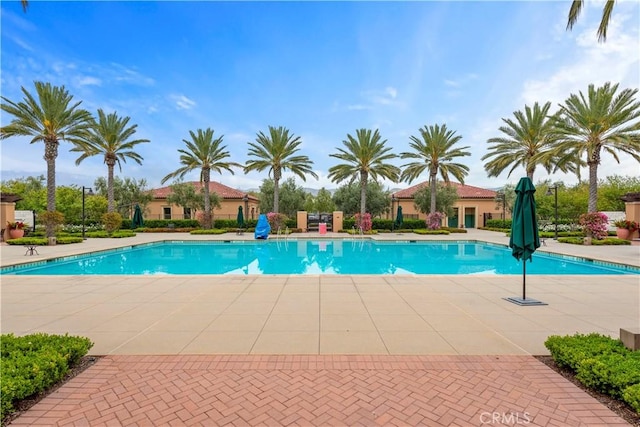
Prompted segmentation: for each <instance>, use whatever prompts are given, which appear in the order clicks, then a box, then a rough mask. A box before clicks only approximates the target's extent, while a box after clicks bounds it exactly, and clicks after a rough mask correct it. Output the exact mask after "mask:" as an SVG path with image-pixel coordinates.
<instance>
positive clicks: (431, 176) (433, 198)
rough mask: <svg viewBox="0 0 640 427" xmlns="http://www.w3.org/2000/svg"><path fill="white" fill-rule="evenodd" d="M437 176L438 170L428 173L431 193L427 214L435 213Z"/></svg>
mask: <svg viewBox="0 0 640 427" xmlns="http://www.w3.org/2000/svg"><path fill="white" fill-rule="evenodd" d="M437 174H438V170H437V169H436V170H435V171H431V173H429V184H430V192H431V206H429V213H430V214H433V213H435V212H436V189H437V186H436V184H437V179H436V177H437Z"/></svg>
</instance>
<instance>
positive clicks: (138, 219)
mask: <svg viewBox="0 0 640 427" xmlns="http://www.w3.org/2000/svg"><path fill="white" fill-rule="evenodd" d="M143 225H144V221H143V219H142V209H140V205H136V207H135V209H134V211H133V219H132V220H131V226H132V227H133V228H140V227H142V226H143Z"/></svg>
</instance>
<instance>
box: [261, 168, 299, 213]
mask: <svg viewBox="0 0 640 427" xmlns="http://www.w3.org/2000/svg"><path fill="white" fill-rule="evenodd" d="M274 189H275V184H274V181H273V180H272V179H265V180H263V181H262V185H261V186H260V212H263V213H266V212H275V211H274V210H273V204H272V203H273V201H274V198H273V193H274V191H275V190H274ZM306 197H307V192H306V191H305V190H304V188H302V187H301V186H298V185H296V183H295V180H294V179H293V177H290V178H287V179H286V180H285V181H284V182H283V183H282V185H281V188H280V197H279V198H280V212H279V213H281V214H284V215H286V216H287V217H289V218H295V216H296V213H297V212H298V211H301V210H303V209H304V204H305V200H306Z"/></svg>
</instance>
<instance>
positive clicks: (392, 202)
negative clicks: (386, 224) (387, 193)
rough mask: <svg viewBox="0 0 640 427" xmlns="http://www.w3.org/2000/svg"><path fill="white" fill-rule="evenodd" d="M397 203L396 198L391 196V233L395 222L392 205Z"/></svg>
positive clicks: (393, 195)
mask: <svg viewBox="0 0 640 427" xmlns="http://www.w3.org/2000/svg"><path fill="white" fill-rule="evenodd" d="M397 201H398V199H397V198H396V195H395V194H392V195H391V231H392V232H393V229H394V227H395V225H396V222H395V220H394V219H393V204H394V203H396V202H397Z"/></svg>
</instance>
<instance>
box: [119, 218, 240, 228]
mask: <svg viewBox="0 0 640 427" xmlns="http://www.w3.org/2000/svg"><path fill="white" fill-rule="evenodd" d="M129 222H131V221H129ZM233 222H234V224H235V220H234V221H233ZM199 227H200V224H199V223H198V221H197V220H195V219H145V220H144V228H199Z"/></svg>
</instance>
